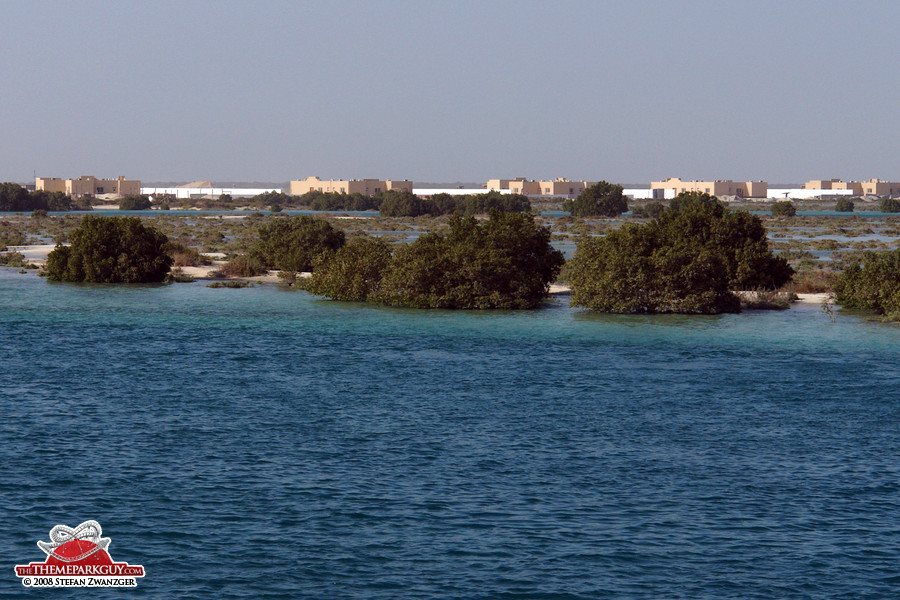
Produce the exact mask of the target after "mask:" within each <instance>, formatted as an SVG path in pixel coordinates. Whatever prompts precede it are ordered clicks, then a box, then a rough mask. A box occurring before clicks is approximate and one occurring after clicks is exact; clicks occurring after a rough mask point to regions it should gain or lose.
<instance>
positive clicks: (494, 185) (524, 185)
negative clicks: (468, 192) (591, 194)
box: [487, 177, 589, 196]
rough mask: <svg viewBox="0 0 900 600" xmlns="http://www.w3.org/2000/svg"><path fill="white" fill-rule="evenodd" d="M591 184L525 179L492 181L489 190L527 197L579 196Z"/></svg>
mask: <svg viewBox="0 0 900 600" xmlns="http://www.w3.org/2000/svg"><path fill="white" fill-rule="evenodd" d="M588 185H589V184H588V183H587V182H584V181H569V180H568V179H563V178H562V177H557V178H556V179H554V180H552V181H550V180H546V181H528V180H527V179H525V178H524V177H517V178H515V179H490V180H488V182H487V189H489V190H509V191H510V192H511V193H513V194H525V195H526V196H577V195H578V194H580V193H581V192H583V191H584V189H585V188H586V187H587V186H588Z"/></svg>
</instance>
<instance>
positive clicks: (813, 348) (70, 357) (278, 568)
mask: <svg viewBox="0 0 900 600" xmlns="http://www.w3.org/2000/svg"><path fill="white" fill-rule="evenodd" d="M0 299H2V312H0V349H2V350H0V361H2V362H0V364H2V365H3V386H2V389H0V407H2V414H3V419H2V420H0V453H2V456H0V458H2V464H3V465H4V466H3V467H2V470H0V500H2V502H0V506H2V508H3V514H4V516H5V524H6V532H5V535H4V536H3V538H2V541H0V548H2V554H3V556H5V557H6V561H5V563H6V567H5V568H6V569H7V571H6V574H5V576H3V577H2V578H0V581H2V584H0V597H2V598H21V597H25V596H30V595H37V593H32V594H28V593H27V592H26V590H25V588H23V587H22V586H21V584H20V583H19V581H18V580H17V578H16V577H15V576H14V574H13V565H14V564H23V563H26V562H30V561H40V560H42V558H43V554H42V553H41V551H40V550H39V549H38V548H37V546H36V545H35V542H36V541H37V540H39V539H41V540H46V539H47V535H48V531H49V530H50V528H51V527H53V526H54V525H56V524H58V523H62V524H68V525H71V526H74V525H76V524H78V523H81V522H82V521H84V520H87V519H96V520H97V521H99V522H100V523H101V525H102V526H103V530H104V535H106V536H109V537H110V538H111V539H112V544H111V545H110V553H111V554H112V556H113V558H114V559H116V560H118V561H128V562H130V563H132V564H142V565H144V567H145V568H146V571H147V575H146V577H145V578H144V579H143V580H141V581H140V583H139V585H138V588H137V589H136V590H128V591H124V590H119V591H115V590H92V591H91V596H92V597H97V598H117V597H122V596H123V595H126V594H127V595H128V596H129V597H130V596H134V597H152V598H157V597H159V598H162V597H166V598H242V599H243V598H247V599H250V598H254V599H255V598H322V599H325V598H329V599H330V598H363V599H388V598H391V599H393V598H466V599H489V598H527V599H539V598H560V599H593V598H851V597H852V598H893V597H896V596H897V595H898V593H900V563H898V558H900V525H898V523H900V408H898V397H900V327H897V326H896V325H888V324H883V323H880V322H877V321H873V320H869V319H867V318H866V317H865V316H862V315H853V314H846V313H842V312H838V313H837V318H836V320H835V321H834V322H832V320H831V318H830V317H829V316H828V315H827V314H825V313H824V312H822V310H821V307H820V306H817V305H798V306H795V307H794V308H792V309H791V310H790V311H785V312H746V313H743V314H740V315H725V316H718V317H682V316H608V315H592V314H588V313H584V312H581V311H578V310H574V309H571V308H569V307H567V306H566V305H565V303H564V301H561V300H551V301H550V302H548V305H547V307H546V308H544V309H542V310H538V311H531V312H491V313H487V312H485V313H479V312H449V311H412V310H398V309H389V308H380V307H372V306H365V305H354V304H340V303H335V302H329V301H324V300H319V299H315V298H313V297H310V296H309V295H307V294H305V293H303V292H291V291H285V290H282V289H279V288H276V287H254V288H249V289H209V288H206V287H205V286H204V285H203V284H202V283H195V284H180V285H172V286H134V287H125V286H118V287H117V286H97V285H72V284H53V283H50V282H47V281H46V280H44V279H40V278H38V277H36V276H34V275H32V274H29V275H20V274H18V273H15V272H13V271H10V270H2V272H0ZM64 594H65V593H64ZM56 595H57V596H59V594H56ZM77 596H78V595H77V594H75V595H74V596H65V597H77Z"/></svg>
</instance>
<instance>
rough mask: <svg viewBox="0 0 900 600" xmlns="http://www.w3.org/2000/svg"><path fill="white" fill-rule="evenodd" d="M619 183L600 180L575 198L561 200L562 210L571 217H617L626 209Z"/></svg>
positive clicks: (626, 202)
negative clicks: (567, 212)
mask: <svg viewBox="0 0 900 600" xmlns="http://www.w3.org/2000/svg"><path fill="white" fill-rule="evenodd" d="M622 192H623V190H622V186H621V185H614V184H612V183H607V182H606V181H600V182H598V183H595V184H594V185H592V186H590V187H588V188H587V189H585V190H584V191H583V192H581V194H579V196H578V197H577V198H576V199H575V200H566V201H565V202H563V210H567V211H569V212H570V213H572V216H573V217H618V216H619V215H621V214H622V213H624V212H626V211H628V200H627V198H626V197H625V195H624V194H623V193H622Z"/></svg>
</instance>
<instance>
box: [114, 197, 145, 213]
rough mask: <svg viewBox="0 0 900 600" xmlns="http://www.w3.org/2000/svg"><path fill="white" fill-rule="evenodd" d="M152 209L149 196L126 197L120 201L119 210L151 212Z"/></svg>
mask: <svg viewBox="0 0 900 600" xmlns="http://www.w3.org/2000/svg"><path fill="white" fill-rule="evenodd" d="M150 207H151V203H150V198H149V197H147V196H125V197H124V198H122V199H121V200H119V210H150Z"/></svg>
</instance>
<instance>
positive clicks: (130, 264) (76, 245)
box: [45, 216, 172, 283]
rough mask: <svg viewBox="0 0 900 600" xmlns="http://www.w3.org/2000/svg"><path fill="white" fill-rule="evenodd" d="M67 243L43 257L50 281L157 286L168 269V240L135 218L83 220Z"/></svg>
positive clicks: (170, 262) (90, 217)
mask: <svg viewBox="0 0 900 600" xmlns="http://www.w3.org/2000/svg"><path fill="white" fill-rule="evenodd" d="M69 240H70V241H71V245H69V246H57V247H56V249H55V250H53V251H52V252H51V253H50V254H49V255H48V256H47V265H46V267H45V269H46V272H47V276H48V278H50V279H51V280H54V281H89V282H94V283H149V282H159V281H163V280H164V279H165V277H166V273H168V271H169V267H171V266H172V257H170V256H169V255H168V252H167V249H168V242H169V240H168V238H167V237H166V236H165V235H164V234H162V233H160V232H159V231H157V230H156V229H154V228H153V227H148V226H144V225H143V224H142V223H141V220H140V219H139V218H137V217H95V216H86V217H84V218H83V219H82V220H81V224H80V225H79V226H78V228H77V229H75V230H74V231H73V232H72V233H71V234H69Z"/></svg>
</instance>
